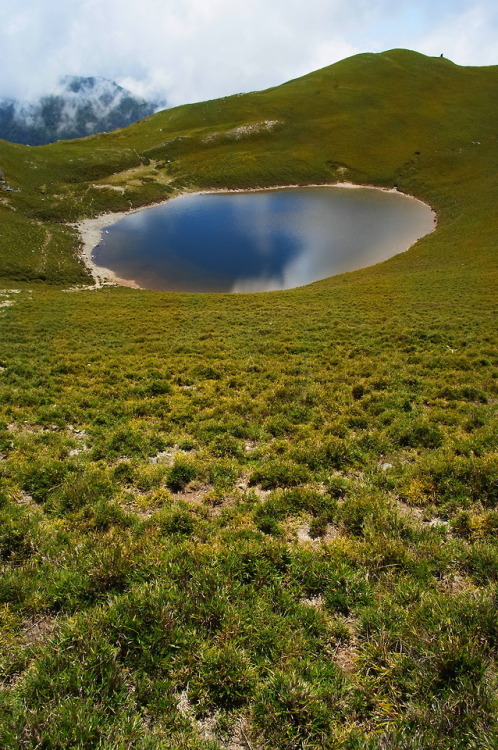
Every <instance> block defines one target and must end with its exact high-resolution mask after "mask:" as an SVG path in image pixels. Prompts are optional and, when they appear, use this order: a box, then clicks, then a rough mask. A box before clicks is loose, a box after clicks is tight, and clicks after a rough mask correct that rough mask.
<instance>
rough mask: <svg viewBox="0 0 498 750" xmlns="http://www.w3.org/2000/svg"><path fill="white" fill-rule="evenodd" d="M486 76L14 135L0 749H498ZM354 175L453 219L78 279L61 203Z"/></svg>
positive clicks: (372, 60)
mask: <svg viewBox="0 0 498 750" xmlns="http://www.w3.org/2000/svg"><path fill="white" fill-rule="evenodd" d="M497 88H498V68H494V67H493V68H484V69H479V68H459V67H457V66H454V65H453V64H452V63H450V62H449V61H447V60H444V59H440V58H437V59H429V58H425V57H423V56H421V55H417V54H415V53H410V52H406V51H400V50H397V51H392V52H388V53H385V54H383V55H360V56H358V57H355V58H351V59H350V60H346V61H343V62H341V63H338V64H336V65H334V66H331V67H330V68H326V69H324V70H322V71H318V72H316V73H313V74H311V75H309V76H305V77H304V78H301V79H298V80H296V81H291V82H289V83H287V84H285V85H283V86H280V87H277V88H275V89H272V90H269V91H265V92H261V93H254V94H248V95H243V96H235V97H229V98H226V99H223V100H218V101H213V102H206V103H201V104H198V105H190V106H187V107H179V108H177V109H174V110H169V111H167V112H163V113H159V114H158V115H155V116H154V117H151V118H149V119H148V120H146V121H143V122H142V123H138V124H136V125H134V126H132V127H130V128H127V129H126V130H123V131H119V132H116V133H112V134H108V135H105V136H99V137H93V138H89V139H85V140H83V141H78V142H71V143H69V142H68V143H60V144H54V145H51V146H47V147H40V148H36V149H27V148H25V147H21V146H15V145H12V144H7V143H2V144H0V167H1V168H2V169H3V171H4V178H5V183H6V184H7V185H9V186H11V187H13V188H15V189H18V190H19V192H12V191H0V197H1V198H2V203H1V204H0V211H1V223H0V235H1V236H0V242H1V243H2V245H1V252H0V262H1V268H2V271H1V275H2V278H3V279H4V291H2V292H1V293H0V304H1V305H2V307H1V308H0V326H1V335H0V367H1V368H2V369H1V370H0V379H1V383H2V388H1V391H0V428H1V431H0V452H1V453H0V458H1V460H0V482H1V485H0V487H1V490H0V502H1V506H0V555H1V559H2V565H3V570H2V577H1V579H0V621H1V625H2V636H1V637H2V643H1V648H0V654H1V663H0V674H1V679H2V690H1V692H0V712H1V713H0V717H1V718H0V744H1V745H2V746H5V747H9V748H10V747H12V748H14V747H22V748H39V747H43V748H50V749H52V748H54V749H55V748H57V749H61V750H62V748H64V750H65V749H66V748H69V747H75V748H95V747H102V748H106V750H111V748H112V750H114V748H121V747H122V748H125V747H134V748H141V749H145V748H151V749H152V748H154V749H155V748H168V749H171V748H174V749H175V750H176V748H178V749H180V748H182V749H183V748H188V749H189V750H190V749H192V750H194V749H195V750H200V749H201V748H202V750H221V749H225V750H227V749H229V750H239V749H240V748H253V750H263V748H265V747H272V748H279V749H281V750H294V749H296V748H307V750H311V749H312V750H318V748H320V749H321V748H348V749H350V750H352V749H353V748H355V749H358V750H360V748H361V750H363V749H364V748H368V749H371V750H374V749H375V750H377V748H379V749H380V748H383V749H385V748H392V749H393V750H394V748H396V750H398V749H399V748H407V749H408V748H409V749H410V750H419V748H427V749H428V748H434V747H437V748H443V749H446V748H447V750H450V748H451V750H463V749H464V748H465V749H467V748H473V749H475V750H481V748H488V747H489V748H493V747H496V737H497V733H498V727H497V725H496V716H497V710H496V709H497V701H496V686H497V685H496V648H497V635H498V634H497V624H496V623H497V621H496V603H497V602H496V586H497V578H498V552H497V545H496V531H497V529H498V510H497V502H498V470H497V465H498V461H497V458H498V456H497V453H496V445H497V430H496V403H497V398H498V396H497V394H498V353H497V349H496V242H497V216H496V200H497V188H496V180H495V175H496V161H497V144H496V135H495V122H496V106H497V105H496V101H497V97H496V93H497ZM335 181H355V182H362V183H365V184H376V185H383V186H392V185H397V186H398V187H399V188H400V189H401V190H404V191H406V192H408V193H412V194H414V195H417V196H418V197H420V198H422V199H423V200H426V201H427V202H428V203H430V204H431V205H432V206H433V207H434V208H435V209H436V210H437V212H438V218H439V223H438V229H437V231H436V232H435V233H433V234H432V235H430V236H428V237H426V238H424V239H423V240H421V241H419V242H418V243H417V245H415V246H414V247H413V248H412V249H411V250H409V251H408V252H407V253H403V254H402V255H399V256H397V257H395V258H392V259H391V260H390V261H388V262H386V263H383V264H380V265H378V266H375V267H373V268H370V269H364V270H363V271H358V272H355V273H350V274H344V275H342V276H338V277H335V278H332V279H327V280H324V281H321V282H318V283H316V284H313V285H310V286H308V287H305V288H302V289H297V290H293V291H288V292H278V293H271V294H258V295H233V296H229V295H180V294H165V293H159V292H146V291H134V290H126V289H113V288H105V289H102V290H90V289H89V290H87V291H81V292H77V293H73V292H67V291H64V290H63V287H64V285H66V286H67V285H69V284H73V283H75V282H79V283H81V282H82V281H83V282H85V281H86V282H87V283H89V282H90V279H88V278H87V277H86V275H85V271H84V269H83V267H82V266H81V265H80V264H79V261H78V259H77V254H76V250H77V245H78V240H77V237H76V234H75V233H74V230H73V229H72V228H71V227H69V226H67V225H66V223H67V222H72V221H75V220H77V219H79V218H82V217H84V216H90V215H95V214H98V213H100V212H102V211H107V210H122V209H123V208H126V207H128V206H129V205H133V206H137V205H143V204H146V203H148V202H152V201H156V200H160V199H163V198H166V197H168V196H173V195H175V194H176V193H178V192H181V191H183V190H190V189H199V188H207V187H255V186H266V185H278V184H286V183H292V184H294V183H300V184H301V183H302V184H307V183H308V184H309V183H315V182H323V183H325V182H335ZM106 186H107V187H106ZM116 188H117V189H116ZM13 287H14V288H15V289H19V290H20V291H19V292H13V291H12V288H13ZM9 290H10V291H9Z"/></svg>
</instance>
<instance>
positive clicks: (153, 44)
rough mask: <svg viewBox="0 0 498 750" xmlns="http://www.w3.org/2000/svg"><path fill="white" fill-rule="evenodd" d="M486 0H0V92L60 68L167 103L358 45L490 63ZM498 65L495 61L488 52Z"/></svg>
mask: <svg viewBox="0 0 498 750" xmlns="http://www.w3.org/2000/svg"><path fill="white" fill-rule="evenodd" d="M493 3H494V0H488V1H487V2H485V1H482V2H477V3H476V2H471V1H470V0H452V1H451V3H450V2H449V0H440V2H437V3H434V1H433V0H419V1H418V2H416V1H415V0H398V1H397V2H396V3H393V2H392V0H307V2H303V0H272V2H271V3H268V0H252V2H251V3H249V2H247V0H141V1H140V3H138V0H24V2H23V4H22V5H20V3H19V2H18V0H2V24H1V26H0V82H1V83H0V86H1V89H0V96H6V95H12V96H24V97H30V96H34V95H37V94H39V93H40V92H47V91H50V90H51V89H52V88H53V87H54V85H55V84H56V81H57V80H58V79H59V78H60V77H61V76H62V75H66V74H69V75H100V76H104V77H108V78H112V79H114V80H116V81H118V82H119V83H121V84H122V85H126V86H128V87H129V88H131V89H132V90H133V91H134V92H135V93H139V94H141V95H143V96H146V97H149V98H156V99H157V98H161V99H164V98H167V99H168V101H169V103H170V104H178V103H184V102H191V101H199V100H202V99H211V98H214V97H217V96H223V95H227V94H230V93H236V92H240V91H250V90H255V89H262V88H266V87H268V86H272V85H277V84H279V83H282V82H283V81H286V80H289V79H290V78H295V77H297V76H299V75H303V74H305V73H307V72H310V71H311V70H314V69H316V68H319V67H323V66H325V65H328V64H331V63H333V62H335V61H337V60H339V59H342V58H344V57H347V56H349V55H352V54H355V53H357V52H366V51H372V52H375V51H382V50H384V49H389V48H392V47H401V46H406V47H411V48H412V49H419V50H420V51H422V52H427V53H429V54H434V55H435V54H439V53H440V52H444V53H445V54H446V55H447V56H448V57H452V56H453V59H455V61H456V62H459V63H461V64H462V63H463V64H469V63H471V64H489V63H490V62H494V60H492V56H493V55H494V54H495V45H494V44H493V41H494V39H496V32H497V26H498V19H497V13H496V11H495V10H494V8H493ZM497 62H498V61H497Z"/></svg>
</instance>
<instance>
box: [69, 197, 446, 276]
mask: <svg viewBox="0 0 498 750" xmlns="http://www.w3.org/2000/svg"><path fill="white" fill-rule="evenodd" d="M309 187H338V188H347V189H362V188H363V189H367V190H382V191H384V192H385V193H397V194H398V195H404V196H406V197H407V198H412V200H416V201H418V202H419V203H422V204H423V205H424V206H427V207H428V208H430V210H431V211H432V212H433V214H434V229H435V228H436V226H437V214H436V212H435V211H434V209H433V208H432V206H429V205H428V204H427V203H424V201H422V200H420V198H416V197H415V196H414V195H409V194H408V193H403V192H401V191H400V190H398V189H397V188H386V187H379V186H377V185H356V184H355V183H352V182H335V183H325V184H312V185H274V186H272V187H266V188H261V187H258V188H232V189H230V188H211V189H206V190H193V191H192V192H189V191H185V192H181V193H178V194H177V195H174V196H172V197H170V198H167V199H166V200H163V201H158V202H157V203H150V204H148V205H146V206H140V207H139V208H131V209H129V210H128V211H119V212H117V213H107V214H100V216H96V217H95V218H93V219H81V221H78V222H76V223H73V224H69V225H68V226H70V227H73V228H74V229H76V230H77V231H78V233H79V235H80V239H81V249H80V258H81V260H82V261H83V263H84V265H85V268H86V269H87V271H88V272H89V273H90V275H91V277H92V279H93V282H94V284H93V287H81V289H85V288H86V289H101V288H102V287H104V286H123V287H128V288H129V289H145V287H141V286H140V285H139V284H137V282H136V281H134V280H132V279H122V278H120V277H119V276H117V274H116V273H115V272H114V271H112V270H111V269H110V268H104V267H103V266H98V265H97V264H96V263H95V262H94V260H93V258H92V253H93V251H94V249H95V248H96V247H97V245H98V244H99V242H100V239H101V235H102V231H103V230H104V229H105V227H108V226H111V225H112V224H115V223H116V222H118V221H120V220H121V219H124V218H125V217H126V216H129V215H130V214H134V213H137V212H138V211H146V210H147V209H148V208H154V207H155V206H162V205H163V204H165V203H169V201H171V200H174V199H175V198H180V197H182V196H184V195H205V194H207V193H257V192H261V191H267V190H285V189H289V188H296V189H297V188H309ZM433 231H434V230H433Z"/></svg>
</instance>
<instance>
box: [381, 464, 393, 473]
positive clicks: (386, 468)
mask: <svg viewBox="0 0 498 750" xmlns="http://www.w3.org/2000/svg"><path fill="white" fill-rule="evenodd" d="M380 468H381V470H382V471H387V470H388V469H392V468H393V465H392V464H381V467H380Z"/></svg>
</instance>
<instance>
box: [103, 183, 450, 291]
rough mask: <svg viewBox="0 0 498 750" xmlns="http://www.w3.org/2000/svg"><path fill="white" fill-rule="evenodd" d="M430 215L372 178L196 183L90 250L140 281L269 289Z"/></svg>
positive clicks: (332, 265)
mask: <svg viewBox="0 0 498 750" xmlns="http://www.w3.org/2000/svg"><path fill="white" fill-rule="evenodd" d="M435 221H436V219H435V214H434V213H433V211H432V210H431V209H430V208H429V206H427V205H425V204H424V203H422V202H421V201H419V200H416V199H414V198H411V197H409V196H406V195H403V194H401V193H398V192H396V191H388V190H381V189H376V188H364V187H356V186H350V187H339V186H337V187H336V186H333V187H321V186H320V187H306V188H301V187H299V188H278V189H271V190H258V191H248V192H209V193H195V194H186V195H182V196H180V197H178V198H174V199H171V200H169V201H167V202H166V203H162V204H160V205H156V206H153V207H152V208H147V209H143V210H140V211H137V212H135V213H130V214H128V215H127V216H126V217H125V218H123V219H121V220H119V221H117V222H116V223H115V224H112V225H111V226H108V227H107V228H105V229H104V231H103V232H102V235H101V241H100V243H99V245H98V246H97V247H96V248H94V250H93V253H92V259H93V262H94V263H95V265H97V266H99V267H102V268H106V269H110V270H111V271H113V272H114V274H115V275H116V276H117V277H119V278H120V279H126V280H133V281H135V282H136V284H138V285H139V286H140V287H142V288H144V289H157V290H163V291H171V292H265V291H276V290H283V289H292V288H295V287H298V286H303V285H305V284H310V283H311V282H314V281H318V280H319V279H324V278H327V277H329V276H334V275H336V274H340V273H343V272H345V271H354V270H357V269H359V268H364V267H366V266H371V265H373V264H375V263H379V262H381V261H384V260H387V259H388V258H390V257H392V256H394V255H396V254H398V253H400V252H403V251H405V250H407V249H408V248H409V247H410V246H411V245H413V243H414V242H415V241H416V240H417V239H419V238H420V237H422V236H424V235H425V234H428V233H429V232H431V231H432V230H433V229H434V227H435Z"/></svg>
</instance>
